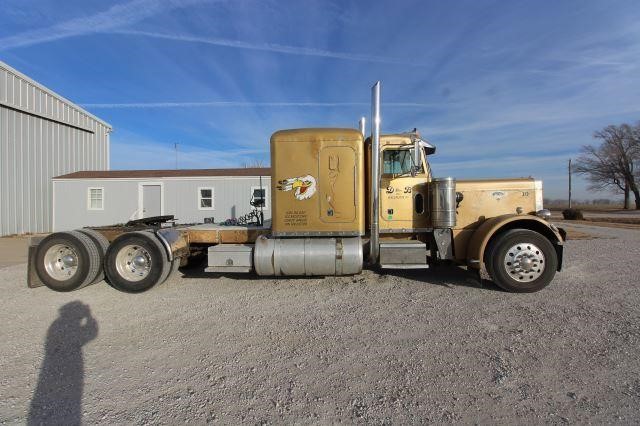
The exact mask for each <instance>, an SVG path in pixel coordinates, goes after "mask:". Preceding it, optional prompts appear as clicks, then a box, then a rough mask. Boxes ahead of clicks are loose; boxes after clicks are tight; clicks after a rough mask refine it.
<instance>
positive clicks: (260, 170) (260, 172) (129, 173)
mask: <svg viewBox="0 0 640 426" xmlns="http://www.w3.org/2000/svg"><path fill="white" fill-rule="evenodd" d="M209 176H271V168H269V167H248V168H240V169H178V170H86V171H79V172H74V173H69V174H66V175H62V176H57V177H55V178H54V179H137V178H168V177H209Z"/></svg>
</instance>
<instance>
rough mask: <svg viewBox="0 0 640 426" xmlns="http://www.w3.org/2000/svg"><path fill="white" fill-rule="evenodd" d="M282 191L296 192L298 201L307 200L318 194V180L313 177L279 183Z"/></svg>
mask: <svg viewBox="0 0 640 426" xmlns="http://www.w3.org/2000/svg"><path fill="white" fill-rule="evenodd" d="M277 188H278V189H279V190H280V191H294V193H293V195H294V197H296V199H297V200H306V199H308V198H311V196H312V195H313V194H315V193H316V178H314V177H313V176H311V175H306V176H300V177H295V178H289V179H284V180H279V181H278V187H277Z"/></svg>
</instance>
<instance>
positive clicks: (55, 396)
mask: <svg viewBox="0 0 640 426" xmlns="http://www.w3.org/2000/svg"><path fill="white" fill-rule="evenodd" d="M97 335H98V323H97V322H96V320H95V319H94V318H93V317H92V316H91V310H90V309H89V306H88V305H85V304H84V303H82V302H79V301H75V302H70V303H67V304H66V305H64V306H62V307H61V308H60V316H59V317H58V318H56V320H55V321H54V322H53V323H52V324H51V326H49V331H48V332H47V340H46V342H45V355H44V360H43V361H42V366H41V367H40V375H39V377H38V384H37V386H36V389H35V391H34V393H33V398H32V399H31V406H30V408H29V418H28V420H27V424H29V425H40V424H65V425H79V424H80V423H81V422H82V390H83V386H84V360H83V356H82V347H83V346H84V345H86V344H87V343H89V342H90V341H91V340H93V339H95V338H96V336H97Z"/></svg>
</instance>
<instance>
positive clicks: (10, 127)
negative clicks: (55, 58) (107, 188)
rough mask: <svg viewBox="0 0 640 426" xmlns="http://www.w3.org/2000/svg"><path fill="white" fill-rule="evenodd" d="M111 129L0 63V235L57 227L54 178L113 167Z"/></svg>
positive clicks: (47, 230)
mask: <svg viewBox="0 0 640 426" xmlns="http://www.w3.org/2000/svg"><path fill="white" fill-rule="evenodd" d="M110 132H111V126H110V125H109V124H107V123H105V122H104V121H102V120H100V119H99V118H97V117H95V116H94V115H92V114H90V113H88V112H87V111H84V110H83V109H81V108H80V107H78V106H77V105H74V104H73V103H71V102H70V101H68V100H67V99H65V98H63V97H62V96H60V95H58V94H56V93H54V92H53V91H51V90H49V89H47V88H46V87H44V86H42V85H40V84H38V83H36V82H35V81H33V80H32V79H30V78H29V77H27V76H25V75H24V74H21V73H20V72H18V71H16V70H15V69H13V68H11V67H10V66H8V65H7V64H5V63H4V62H1V61H0V235H9V234H23V233H27V232H49V231H51V230H52V229H53V227H52V225H53V211H52V202H53V194H52V189H53V186H52V183H51V178H53V177H54V176H59V175H62V174H66V173H71V172H74V171H77V170H108V169H109V133H110Z"/></svg>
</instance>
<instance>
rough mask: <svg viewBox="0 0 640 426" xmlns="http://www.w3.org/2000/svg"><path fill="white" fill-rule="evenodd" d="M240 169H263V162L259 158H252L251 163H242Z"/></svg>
mask: <svg viewBox="0 0 640 426" xmlns="http://www.w3.org/2000/svg"><path fill="white" fill-rule="evenodd" d="M242 167H244V168H245V169H250V168H254V167H265V162H264V160H263V159H261V158H254V159H252V160H251V161H244V162H243V163H242Z"/></svg>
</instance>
